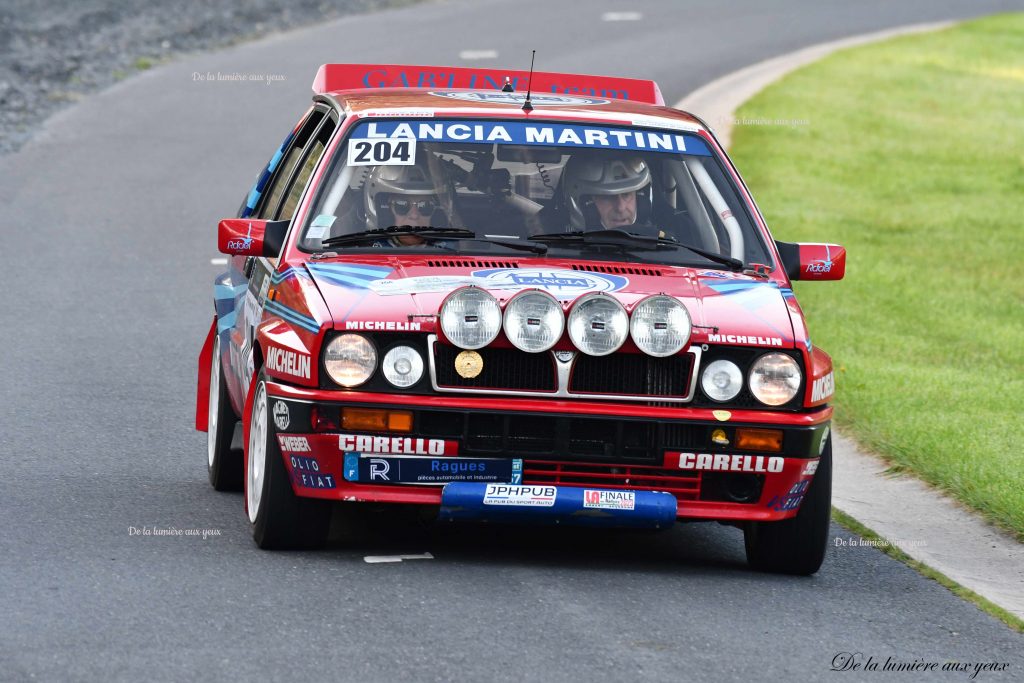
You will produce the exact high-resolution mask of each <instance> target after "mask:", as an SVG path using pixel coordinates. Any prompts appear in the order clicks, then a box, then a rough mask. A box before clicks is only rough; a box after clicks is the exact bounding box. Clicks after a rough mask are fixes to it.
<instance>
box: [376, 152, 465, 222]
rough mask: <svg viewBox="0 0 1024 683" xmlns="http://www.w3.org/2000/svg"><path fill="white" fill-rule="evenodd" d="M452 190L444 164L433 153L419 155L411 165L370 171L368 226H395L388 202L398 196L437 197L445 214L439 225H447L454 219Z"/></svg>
mask: <svg viewBox="0 0 1024 683" xmlns="http://www.w3.org/2000/svg"><path fill="white" fill-rule="evenodd" d="M432 160H433V163H432ZM452 189H453V188H452V186H451V181H450V180H448V178H447V176H446V174H445V172H444V169H443V168H442V162H441V161H440V160H437V159H436V158H435V157H433V155H430V154H424V153H421V154H419V155H417V159H416V163H415V164H410V165H407V166H399V165H386V166H377V167H375V168H374V169H373V171H371V172H370V175H369V177H368V178H367V179H366V186H365V187H364V189H363V197H364V199H365V209H366V222H367V225H368V226H369V227H371V228H375V227H385V226H386V225H393V224H394V223H395V217H394V216H393V215H391V210H390V209H389V208H388V200H389V199H390V198H391V197H392V196H394V195H398V196H404V197H437V201H438V210H439V211H442V212H444V215H443V216H437V217H436V218H435V221H437V222H436V223H435V224H436V225H439V227H441V226H442V225H447V223H448V220H449V217H450V216H451V207H452ZM382 213H383V214H384V215H383V216H381V214H382ZM435 213H436V212H435ZM381 218H383V219H384V221H383V223H382V222H381V220H380V219H381ZM442 219H443V221H442Z"/></svg>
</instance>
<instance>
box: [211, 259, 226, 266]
mask: <svg viewBox="0 0 1024 683" xmlns="http://www.w3.org/2000/svg"><path fill="white" fill-rule="evenodd" d="M227 263H228V260H227V259H226V258H212V259H210V265H211V266H226V265H227Z"/></svg>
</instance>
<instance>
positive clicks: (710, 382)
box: [700, 360, 743, 403]
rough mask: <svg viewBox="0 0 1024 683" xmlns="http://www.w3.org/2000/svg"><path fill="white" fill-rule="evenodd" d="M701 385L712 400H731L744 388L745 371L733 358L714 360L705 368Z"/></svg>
mask: <svg viewBox="0 0 1024 683" xmlns="http://www.w3.org/2000/svg"><path fill="white" fill-rule="evenodd" d="M700 387H701V389H703V390H704V395H705V396H707V397H708V398H710V399H711V400H712V401H718V402H719V403H724V402H726V401H731V400H732V399H734V398H736V394H738V393H740V389H742V388H743V373H742V372H741V371H740V368H739V366H738V365H736V364H735V363H733V362H732V361H731V360H716V361H712V362H710V363H708V366H707V367H706V368H704V373H703V374H702V375H701V377H700Z"/></svg>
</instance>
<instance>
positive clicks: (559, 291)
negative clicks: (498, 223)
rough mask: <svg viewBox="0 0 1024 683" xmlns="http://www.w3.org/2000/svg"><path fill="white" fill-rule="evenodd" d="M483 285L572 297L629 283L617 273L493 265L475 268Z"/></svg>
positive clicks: (616, 289) (475, 275) (605, 290)
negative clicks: (493, 267) (484, 268)
mask: <svg viewBox="0 0 1024 683" xmlns="http://www.w3.org/2000/svg"><path fill="white" fill-rule="evenodd" d="M473 276H474V277H477V278H481V279H482V280H483V281H484V282H485V283H486V284H483V283H482V286H483V287H489V288H493V289H514V290H519V289H543V290H546V291H548V292H550V293H551V294H554V295H555V296H557V297H562V298H566V297H574V296H577V295H580V294H586V293H587V292H617V291H619V290H620V289H622V288H623V287H625V286H626V285H628V284H629V280H628V279H627V278H624V277H622V276H619V275H605V274H604V273H591V272H589V271H585V270H560V269H557V268H497V269H493V270H477V271H474V272H473Z"/></svg>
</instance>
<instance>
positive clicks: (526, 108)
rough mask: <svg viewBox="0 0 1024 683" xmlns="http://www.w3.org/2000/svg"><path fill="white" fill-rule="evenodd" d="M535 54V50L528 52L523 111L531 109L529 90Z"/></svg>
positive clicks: (531, 88)
mask: <svg viewBox="0 0 1024 683" xmlns="http://www.w3.org/2000/svg"><path fill="white" fill-rule="evenodd" d="M536 56H537V51H536V50H533V51H531V53H530V78H529V79H528V80H527V81H526V101H525V102H523V111H533V103H532V102H530V91H531V90H533V60H534V58H535V57H536Z"/></svg>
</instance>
